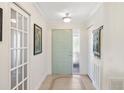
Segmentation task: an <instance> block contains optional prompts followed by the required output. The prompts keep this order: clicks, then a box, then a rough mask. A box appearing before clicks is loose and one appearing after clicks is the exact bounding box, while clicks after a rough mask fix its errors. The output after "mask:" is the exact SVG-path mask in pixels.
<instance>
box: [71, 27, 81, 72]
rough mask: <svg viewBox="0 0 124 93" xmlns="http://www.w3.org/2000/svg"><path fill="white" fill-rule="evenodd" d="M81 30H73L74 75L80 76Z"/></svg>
mask: <svg viewBox="0 0 124 93" xmlns="http://www.w3.org/2000/svg"><path fill="white" fill-rule="evenodd" d="M79 56H80V30H78V29H75V30H73V61H72V74H80V64H79Z"/></svg>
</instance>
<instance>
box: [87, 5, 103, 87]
mask: <svg viewBox="0 0 124 93" xmlns="http://www.w3.org/2000/svg"><path fill="white" fill-rule="evenodd" d="M86 25H87V28H88V29H87V30H88V74H89V76H90V78H91V80H92V81H93V84H94V86H95V88H96V89H100V88H101V81H102V80H101V76H102V64H103V59H104V58H103V51H104V47H103V40H102V39H103V35H101V37H102V38H101V58H100V59H99V58H98V57H95V56H94V55H93V36H92V32H93V31H94V30H95V29H97V28H99V27H100V26H102V25H104V14H103V5H100V6H99V7H97V10H96V11H95V12H94V14H93V15H92V16H91V17H90V18H89V20H88V22H87V24H86ZM103 33H104V30H102V32H101V34H103Z"/></svg>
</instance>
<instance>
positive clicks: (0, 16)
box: [0, 8, 3, 41]
mask: <svg viewBox="0 0 124 93" xmlns="http://www.w3.org/2000/svg"><path fill="white" fill-rule="evenodd" d="M2 21H3V9H2V8H0V41H2V24H3V22H2Z"/></svg>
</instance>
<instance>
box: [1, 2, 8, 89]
mask: <svg viewBox="0 0 124 93" xmlns="http://www.w3.org/2000/svg"><path fill="white" fill-rule="evenodd" d="M7 6H8V4H6V3H0V7H1V8H3V41H2V42H0V89H8V87H9V84H8V83H9V74H8V73H9V69H8V67H9V42H8V41H9V34H8V33H9V31H10V30H9V23H8V21H9V19H8V17H9V16H8V15H7V13H8V11H9V10H8V7H7Z"/></svg>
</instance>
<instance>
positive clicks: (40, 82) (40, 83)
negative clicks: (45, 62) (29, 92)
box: [35, 73, 48, 90]
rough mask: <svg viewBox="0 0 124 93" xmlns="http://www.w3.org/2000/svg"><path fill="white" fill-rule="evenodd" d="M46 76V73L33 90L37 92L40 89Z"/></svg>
mask: <svg viewBox="0 0 124 93" xmlns="http://www.w3.org/2000/svg"><path fill="white" fill-rule="evenodd" d="M47 75H48V74H47V73H45V74H44V75H43V77H42V78H41V80H40V81H39V84H38V86H37V87H36V88H35V90H39V89H40V87H41V85H42V83H43V81H44V80H45V79H46V77H47Z"/></svg>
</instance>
